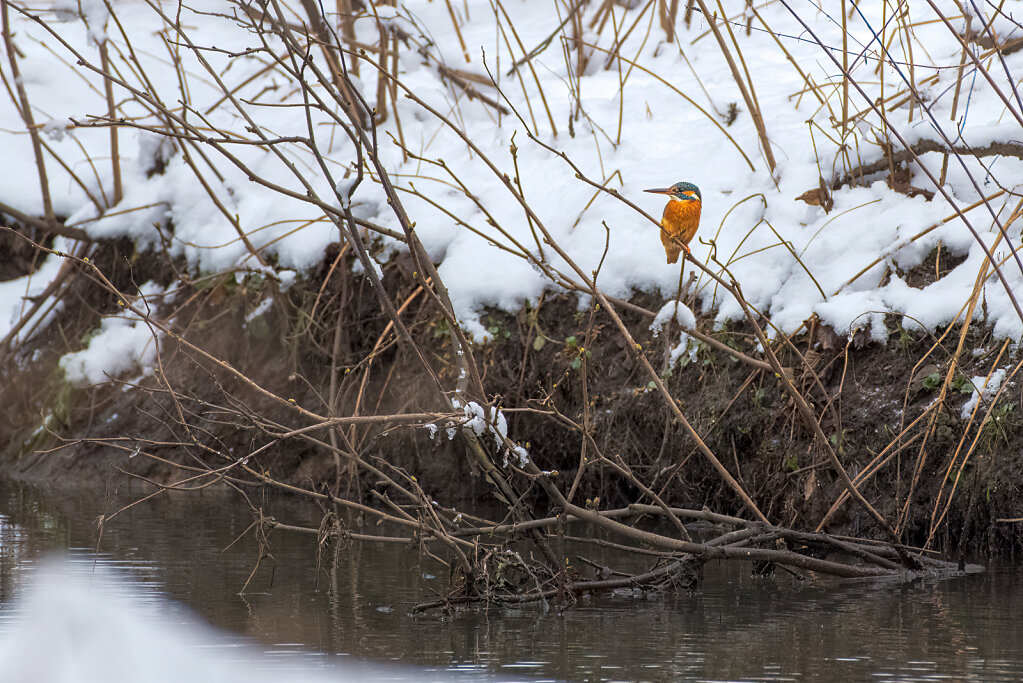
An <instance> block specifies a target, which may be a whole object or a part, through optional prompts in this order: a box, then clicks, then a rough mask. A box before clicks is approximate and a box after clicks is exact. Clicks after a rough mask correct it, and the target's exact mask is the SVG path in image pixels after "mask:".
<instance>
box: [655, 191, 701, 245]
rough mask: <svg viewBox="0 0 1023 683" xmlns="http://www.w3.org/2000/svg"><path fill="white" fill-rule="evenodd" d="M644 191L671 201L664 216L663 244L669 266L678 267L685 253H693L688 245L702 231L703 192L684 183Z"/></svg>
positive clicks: (662, 222) (662, 227)
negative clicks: (663, 195)
mask: <svg viewBox="0 0 1023 683" xmlns="http://www.w3.org/2000/svg"><path fill="white" fill-rule="evenodd" d="M643 191H644V192H653V193H654V194H666V195H668V196H669V197H671V199H669V200H668V205H667V206H665V207H664V214H662V215H661V244H663V245H664V253H665V254H667V256H668V263H676V262H678V255H679V253H680V252H681V251H682V250H683V249H684V250H685V252H686V254H689V253H690V251H689V243H690V242H691V241H692V240H693V236H694V235H695V234H696V230H697V228H699V227H700V209H701V208H702V207H703V204H702V202H703V196H702V195H701V194H700V188H698V187H697V186H696V185H693V184H692V183H686V182H681V183H675V184H674V185H672V186H671V187H657V188H654V189H652V190H643Z"/></svg>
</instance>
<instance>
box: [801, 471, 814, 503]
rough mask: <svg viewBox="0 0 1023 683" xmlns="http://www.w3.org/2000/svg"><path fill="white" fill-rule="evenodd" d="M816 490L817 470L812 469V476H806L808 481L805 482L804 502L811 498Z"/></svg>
mask: <svg viewBox="0 0 1023 683" xmlns="http://www.w3.org/2000/svg"><path fill="white" fill-rule="evenodd" d="M816 490H817V470H810V476H809V477H807V478H806V483H805V484H803V502H804V503H805V502H806V501H808V500H810V498H811V497H813V494H814V492H815V491H816Z"/></svg>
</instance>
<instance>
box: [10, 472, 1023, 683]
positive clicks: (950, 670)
mask: <svg viewBox="0 0 1023 683" xmlns="http://www.w3.org/2000/svg"><path fill="white" fill-rule="evenodd" d="M127 493H128V492H126V491H120V492H118V493H117V494H116V495H113V494H109V493H104V492H91V493H89V494H87V495H71V494H68V493H67V492H66V491H60V492H58V491H38V490H35V489H30V488H26V487H23V486H18V485H10V484H6V485H0V637H2V636H3V634H4V633H5V632H10V631H11V630H13V629H17V628H18V625H19V624H20V623H22V622H24V620H25V619H26V615H25V614H24V611H23V610H22V609H20V608H19V606H18V603H16V602H13V601H12V598H13V597H14V596H15V595H16V594H17V593H18V592H19V590H21V588H23V587H24V585H26V584H27V582H28V580H29V578H28V577H29V576H30V575H31V570H32V569H33V568H34V567H36V566H38V565H39V564H40V563H41V562H43V560H44V558H46V557H48V556H50V555H51V554H52V553H53V552H54V551H59V552H62V553H64V554H65V555H66V556H67V557H68V558H70V560H71V561H72V562H73V563H75V564H76V565H80V566H86V567H91V566H102V567H112V568H116V569H118V570H119V571H120V572H121V573H122V576H123V577H126V578H127V579H128V583H129V584H130V585H131V587H132V590H133V591H134V592H135V593H136V594H137V595H141V596H142V599H151V600H153V601H160V602H162V601H165V600H170V601H173V603H172V604H173V605H175V606H174V607H172V608H171V613H172V614H173V613H175V612H174V611H175V610H177V611H178V612H180V613H181V614H182V615H184V614H186V613H188V612H191V613H193V614H195V615H198V616H199V617H200V618H201V619H203V620H205V621H207V622H209V623H210V624H212V625H213V626H215V627H217V628H219V629H223V630H224V631H227V632H229V633H231V634H234V635H233V636H232V637H233V638H234V639H235V640H234V641H225V642H227V643H228V644H226V645H225V644H220V645H216V646H214V647H228V646H229V645H232V644H234V643H235V642H252V643H255V644H256V645H257V646H258V647H259V648H260V649H261V650H262V651H263V652H264V654H265V656H266V657H267V658H269V661H272V662H273V661H277V662H280V663H282V664H283V665H285V667H288V666H294V667H296V668H297V669H301V668H315V669H321V670H325V671H326V673H327V674H328V675H329V673H330V672H331V671H332V670H333V669H332V667H334V666H336V665H337V664H338V663H339V662H342V663H343V662H345V661H351V660H353V659H354V658H359V659H368V660H376V661H381V662H400V663H402V664H406V665H414V666H418V667H424V669H420V670H422V671H424V674H423V680H428V679H430V678H431V677H447V676H451V675H455V676H457V677H459V678H462V679H463V680H464V676H465V675H468V676H469V677H471V678H487V677H489V676H495V677H497V678H499V679H501V680H572V681H603V680H651V681H670V680H711V681H718V680H722V681H724V680H755V681H784V680H799V679H813V678H822V679H832V680H866V679H876V680H882V681H887V680H892V681H929V680H976V681H1016V680H1021V679H1023V629H1021V627H1020V617H1019V615H1020V614H1021V613H1023V575H1021V574H1020V573H1019V572H1018V571H1015V570H1013V569H1011V568H1002V569H999V568H994V569H990V570H989V571H988V572H986V573H984V574H981V575H973V576H966V577H961V578H953V579H947V580H942V581H922V582H916V583H907V584H896V585H893V584H881V585H878V584H872V583H835V582H819V583H809V584H800V583H797V582H795V581H794V580H793V579H792V578H791V577H789V576H787V575H786V574H784V573H780V572H779V573H778V574H777V575H776V576H774V577H772V578H766V579H765V578H754V577H752V576H750V575H749V573H748V567H745V566H743V565H731V564H712V565H709V566H708V567H707V570H706V580H705V582H704V584H703V586H702V587H701V589H700V590H698V591H695V592H692V593H682V594H680V595H677V596H642V595H634V594H631V593H621V594H615V595H609V596H604V597H600V598H595V599H589V600H585V601H583V602H581V603H580V604H578V605H577V606H575V607H573V608H571V609H568V610H564V611H559V610H556V609H546V610H545V609H544V608H543V607H542V606H531V607H527V608H522V609H515V610H497V609H491V610H489V611H484V610H466V611H461V612H458V613H456V614H454V615H443V614H437V613H434V614H428V615H421V616H416V617H412V616H410V615H409V610H410V608H411V606H412V605H413V604H415V603H416V602H418V601H420V600H423V599H429V598H430V597H431V596H432V595H433V594H434V592H441V591H443V590H444V588H445V585H446V576H445V573H444V568H443V567H442V566H440V565H438V564H436V563H433V562H429V561H426V562H423V561H421V560H420V558H419V556H418V555H417V554H416V553H415V552H412V551H410V550H407V549H403V548H402V547H400V546H395V545H392V544H386V545H385V544H353V545H350V546H345V547H343V548H341V550H340V551H339V552H337V553H335V552H333V551H332V550H330V549H328V550H326V551H325V552H323V553H321V554H319V555H318V553H317V543H316V538H315V536H312V535H302V534H293V533H292V534H287V533H281V532H275V533H274V534H272V535H271V536H270V538H269V539H268V545H266V546H265V547H264V548H263V550H264V552H265V555H264V557H263V559H262V560H261V562H260V566H259V569H258V570H257V571H256V572H255V575H254V577H253V579H252V581H251V583H250V585H249V588H248V590H247V591H246V593H245V594H244V595H239V591H240V589H241V588H242V586H243V585H244V584H245V582H246V580H247V579H248V577H249V576H250V574H252V572H253V568H254V566H255V564H256V560H257V557H258V556H259V546H258V544H257V543H256V541H255V540H254V537H253V534H252V532H251V531H249V532H248V534H246V535H244V536H243V537H242V538H241V539H240V540H237V539H238V537H239V536H240V535H242V533H243V532H244V531H245V530H246V529H247V528H248V527H249V526H250V524H251V522H252V514H251V512H250V511H249V510H248V508H247V507H245V506H244V505H242V504H241V503H240V502H239V500H238V499H237V498H234V497H231V496H230V495H224V494H202V495H196V494H193V495H179V496H174V497H168V496H164V497H158V498H156V499H154V500H152V501H149V502H146V503H143V504H141V505H139V506H136V507H135V508H133V509H132V510H130V511H129V512H126V513H122V514H121V515H120V516H119V517H117V518H116V519H115V520H113V521H112V522H109V523H107V524H105V525H104V527H103V533H102V536H101V537H99V535H98V532H97V524H96V521H97V518H98V516H99V515H101V514H107V515H109V514H110V513H111V512H112V511H114V510H116V509H117V508H118V507H119V506H120V504H122V503H123V500H124V496H125V495H126V494H127ZM115 498H116V501H115ZM254 501H255V502H256V504H257V505H262V506H264V513H265V514H272V515H274V516H275V517H276V518H277V519H278V520H280V521H282V522H286V523H291V524H302V525H308V526H316V525H317V523H318V514H317V511H316V510H315V508H312V507H311V506H310V505H308V504H307V503H303V502H297V501H294V500H290V499H287V498H283V499H282V498H266V499H262V498H260V497H259V496H258V494H257V495H256V497H255V498H254ZM370 533H377V532H376V531H371V532H370ZM233 541H236V542H235V543H234V544H233V545H232V542H233ZM604 559H606V560H607V561H609V562H610V561H613V560H614V558H604ZM182 618H184V617H182ZM402 680H408V679H407V678H403V679H402Z"/></svg>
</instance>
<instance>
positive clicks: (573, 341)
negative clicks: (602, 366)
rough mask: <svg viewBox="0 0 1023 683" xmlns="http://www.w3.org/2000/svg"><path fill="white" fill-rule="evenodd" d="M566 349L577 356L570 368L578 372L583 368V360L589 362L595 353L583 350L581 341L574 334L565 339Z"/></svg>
mask: <svg viewBox="0 0 1023 683" xmlns="http://www.w3.org/2000/svg"><path fill="white" fill-rule="evenodd" d="M565 349H566V350H567V351H568V352H569V353H573V354H575V357H574V358H573V359H572V362H571V363H570V364H569V367H571V368H572V369H573V370H578V369H579V368H581V367H582V365H583V358H586V359H587V360H589V359H590V358H592V357H593V353H591V352H590V350H589V349H587V348H583V346H582V345H580V344H579V339H578V338H577V337H576V336H575V335H574V334H573V335H570V336H568V337H565Z"/></svg>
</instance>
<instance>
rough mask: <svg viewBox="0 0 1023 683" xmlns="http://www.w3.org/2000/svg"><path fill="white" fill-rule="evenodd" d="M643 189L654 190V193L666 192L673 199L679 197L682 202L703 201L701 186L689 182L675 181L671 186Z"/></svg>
mask: <svg viewBox="0 0 1023 683" xmlns="http://www.w3.org/2000/svg"><path fill="white" fill-rule="evenodd" d="M643 191H644V192H653V193H654V194H666V195H668V196H669V197H671V198H672V199H677V200H679V201H680V202H702V201H703V195H701V194H700V188H698V187H697V186H696V185H693V184H692V183H687V182H681V183H675V184H674V185H672V186H671V187H655V188H653V189H650V190H643Z"/></svg>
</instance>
